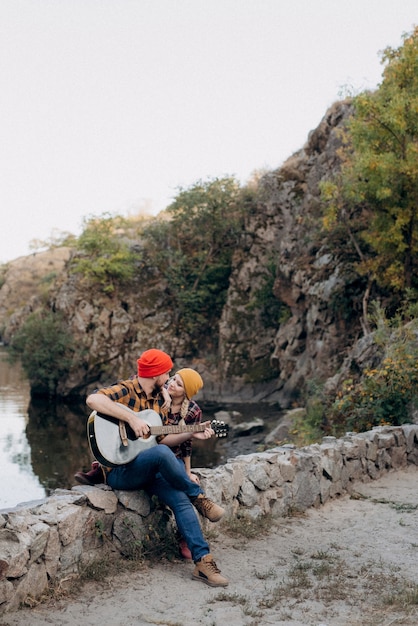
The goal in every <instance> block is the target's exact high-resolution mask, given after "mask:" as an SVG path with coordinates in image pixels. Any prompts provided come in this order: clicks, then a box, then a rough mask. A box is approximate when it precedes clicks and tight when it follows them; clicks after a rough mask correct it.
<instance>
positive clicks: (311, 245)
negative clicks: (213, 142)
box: [220, 103, 360, 407]
mask: <svg viewBox="0 0 418 626" xmlns="http://www.w3.org/2000/svg"><path fill="white" fill-rule="evenodd" d="M349 114H350V106H349V104H347V103H337V104H335V105H334V106H333V107H331V108H330V110H329V111H328V112H327V114H326V116H325V117H324V119H323V120H322V122H321V124H320V125H319V127H318V128H317V129H316V130H315V131H313V132H312V133H311V135H310V137H309V139H308V141H307V143H306V145H305V146H304V148H303V149H302V150H301V151H299V152H297V153H296V154H294V155H293V156H292V157H291V158H290V159H288V160H287V161H286V162H285V163H284V165H283V166H282V167H281V168H280V169H278V170H277V171H275V172H272V173H270V174H267V175H266V176H264V177H263V178H262V180H261V181H260V185H259V202H258V210H257V212H256V214H255V215H253V216H252V218H251V220H249V223H248V224H247V228H246V236H247V241H248V245H247V247H246V248H245V249H243V250H240V251H238V252H237V253H236V255H235V259H234V271H233V274H232V277H231V281H230V289H229V296H228V301H227V304H226V306H225V308H224V311H223V316H222V320H221V326H220V329H221V332H220V335H221V342H220V344H221V345H220V350H221V360H220V362H221V367H222V373H223V379H224V380H225V385H223V387H222V389H221V396H222V397H223V398H225V396H227V397H228V396H231V400H232V399H234V395H235V394H236V393H237V392H239V393H241V394H242V391H241V390H242V389H243V388H244V390H245V387H246V383H248V382H251V378H252V379H253V380H256V379H257V377H259V378H262V377H263V376H264V377H266V374H267V376H268V377H269V378H270V379H271V382H270V384H267V385H266V384H264V385H257V384H254V385H248V391H249V393H248V398H247V399H248V400H249V399H250V395H251V394H253V397H255V399H256V400H268V401H278V402H279V404H280V405H281V406H282V407H289V406H291V405H292V403H294V402H296V403H297V402H298V401H299V400H300V393H301V392H303V390H304V389H305V387H306V381H307V380H309V379H312V378H315V379H321V380H325V379H327V378H328V377H329V376H331V375H333V374H334V373H335V372H336V370H337V369H338V367H339V365H340V364H341V362H342V359H343V358H344V355H346V354H347V351H348V350H350V348H351V347H352V345H353V342H354V340H355V338H356V337H357V334H358V333H359V330H360V326H359V316H358V315H354V314H352V315H348V316H347V315H343V314H342V313H343V312H342V311H340V312H339V311H338V310H337V307H335V306H333V301H335V300H336V299H338V298H339V297H340V296H341V293H343V292H344V289H345V286H346V284H347V283H348V282H349V281H350V280H352V279H351V277H349V276H348V275H346V270H345V268H344V264H343V263H342V262H341V261H339V260H338V258H336V257H335V255H333V254H331V253H330V252H329V251H328V250H327V248H326V246H325V244H324V243H323V241H322V240H321V239H320V237H319V229H320V226H321V213H320V210H319V206H320V189H319V183H320V181H322V180H325V179H326V178H328V177H329V176H330V175H331V174H332V173H333V172H335V171H336V170H337V169H338V167H339V159H338V153H337V151H338V147H339V146H340V138H339V131H340V129H341V126H342V124H343V123H344V121H345V119H346V118H347V117H348V116H349ZM269 273H270V275H271V274H274V280H273V293H274V296H275V298H276V301H277V302H278V303H280V305H281V309H280V310H279V313H278V315H279V316H280V317H278V318H277V319H275V320H270V323H269V324H266V323H265V319H263V307H262V303H260V304H259V305H258V306H256V303H257V300H258V298H257V294H258V293H259V291H260V285H262V284H263V280H264V281H266V280H268V279H269ZM352 313H354V310H353V311H352ZM254 392H255V394H254ZM244 393H245V391H244Z"/></svg>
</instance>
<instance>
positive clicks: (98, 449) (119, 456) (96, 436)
mask: <svg viewBox="0 0 418 626" xmlns="http://www.w3.org/2000/svg"><path fill="white" fill-rule="evenodd" d="M120 406H123V408H124V409H126V410H127V411H130V412H131V413H134V415H136V416H137V417H140V418H141V419H143V420H144V421H145V422H146V423H147V424H148V426H149V433H148V435H147V436H146V437H136V436H135V433H134V432H133V430H132V428H131V427H130V426H129V424H128V423H127V422H124V421H123V420H119V419H117V418H115V417H111V416H110V415H104V414H103V413H98V412H97V411H93V412H92V413H91V414H90V416H89V418H88V420H87V439H88V442H89V445H90V449H91V452H92V454H93V456H94V457H95V459H97V461H99V463H101V464H102V465H105V466H107V467H117V466H118V465H124V464H125V463H129V462H130V461H133V459H134V458H135V457H136V456H138V454H141V452H144V450H147V449H148V448H151V447H152V446H155V445H157V444H158V442H157V437H158V436H159V435H177V434H178V433H197V432H203V431H204V430H205V428H206V427H207V426H210V427H211V428H212V429H213V430H214V431H215V435H216V437H227V435H228V430H229V426H228V424H225V423H224V422H221V421H218V420H212V421H211V422H202V423H201V424H193V425H186V424H177V425H172V424H169V425H167V426H163V423H162V420H161V417H160V416H159V415H158V413H157V412H156V411H153V410H152V409H146V410H144V411H139V412H138V411H132V410H131V409H129V408H128V407H126V406H124V405H120Z"/></svg>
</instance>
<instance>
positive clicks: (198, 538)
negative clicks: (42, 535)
mask: <svg viewBox="0 0 418 626" xmlns="http://www.w3.org/2000/svg"><path fill="white" fill-rule="evenodd" d="M107 484H108V485H109V486H110V487H112V489H127V490H136V489H145V490H146V491H147V492H148V493H149V494H150V495H156V496H157V497H158V498H159V500H160V501H161V502H163V503H164V504H166V505H167V506H169V507H170V509H171V510H172V511H173V513H174V517H175V518H176V523H177V526H178V529H179V531H180V533H181V535H182V536H183V537H184V539H185V540H186V543H187V545H188V546H189V549H190V552H191V553H192V557H193V560H194V561H200V559H201V558H202V557H203V556H205V555H206V554H209V545H208V544H207V542H206V541H205V540H204V538H203V535H202V529H201V527H200V523H199V519H198V517H197V514H196V511H195V509H194V508H193V505H192V503H191V500H190V499H191V498H196V496H198V495H199V494H200V493H203V491H202V489H201V488H200V487H199V485H197V484H196V483H194V482H193V481H191V480H190V478H189V477H188V476H187V472H186V468H185V466H184V463H183V461H182V460H181V459H178V458H177V457H176V455H175V454H174V452H173V451H172V450H171V449H170V448H169V447H168V446H165V445H164V444H160V445H157V446H154V447H153V448H148V449H147V450H144V451H143V452H141V454H138V456H137V457H136V458H135V459H134V460H133V461H131V462H130V463H127V464H126V465H119V466H118V467H115V468H114V469H112V471H111V472H109V473H108V475H107Z"/></svg>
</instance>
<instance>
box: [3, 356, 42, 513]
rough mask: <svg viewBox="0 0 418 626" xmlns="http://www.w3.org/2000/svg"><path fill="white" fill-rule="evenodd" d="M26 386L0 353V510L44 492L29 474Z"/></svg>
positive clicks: (20, 374)
mask: <svg viewBox="0 0 418 626" xmlns="http://www.w3.org/2000/svg"><path fill="white" fill-rule="evenodd" d="M29 397H30V393H29V385H28V383H27V381H26V380H25V378H24V376H23V373H22V370H21V368H20V366H19V365H18V364H17V365H13V366H11V365H10V364H8V363H7V361H6V352H5V350H4V349H1V350H0V471H1V476H2V482H1V484H2V487H1V489H0V508H6V507H10V506H15V505H16V504H18V503H19V502H25V501H27V500H34V499H38V498H43V497H44V495H45V489H44V487H43V486H42V484H41V482H40V480H39V478H38V476H37V475H36V473H35V472H34V471H33V467H32V455H31V448H30V444H29V441H28V438H27V435H26V425H27V420H28V414H27V406H28V402H29Z"/></svg>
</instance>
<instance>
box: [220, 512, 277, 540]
mask: <svg viewBox="0 0 418 626" xmlns="http://www.w3.org/2000/svg"><path fill="white" fill-rule="evenodd" d="M272 525H273V518H272V516H271V515H270V514H265V515H260V516H259V517H257V518H255V519H254V518H252V517H250V516H249V515H240V516H238V515H237V516H236V517H231V518H229V519H227V520H225V521H224V522H223V523H222V530H224V532H225V533H226V534H227V535H229V536H230V537H245V538H246V539H254V538H255V537H259V536H260V535H268V534H269V533H270V532H271V529H272Z"/></svg>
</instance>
